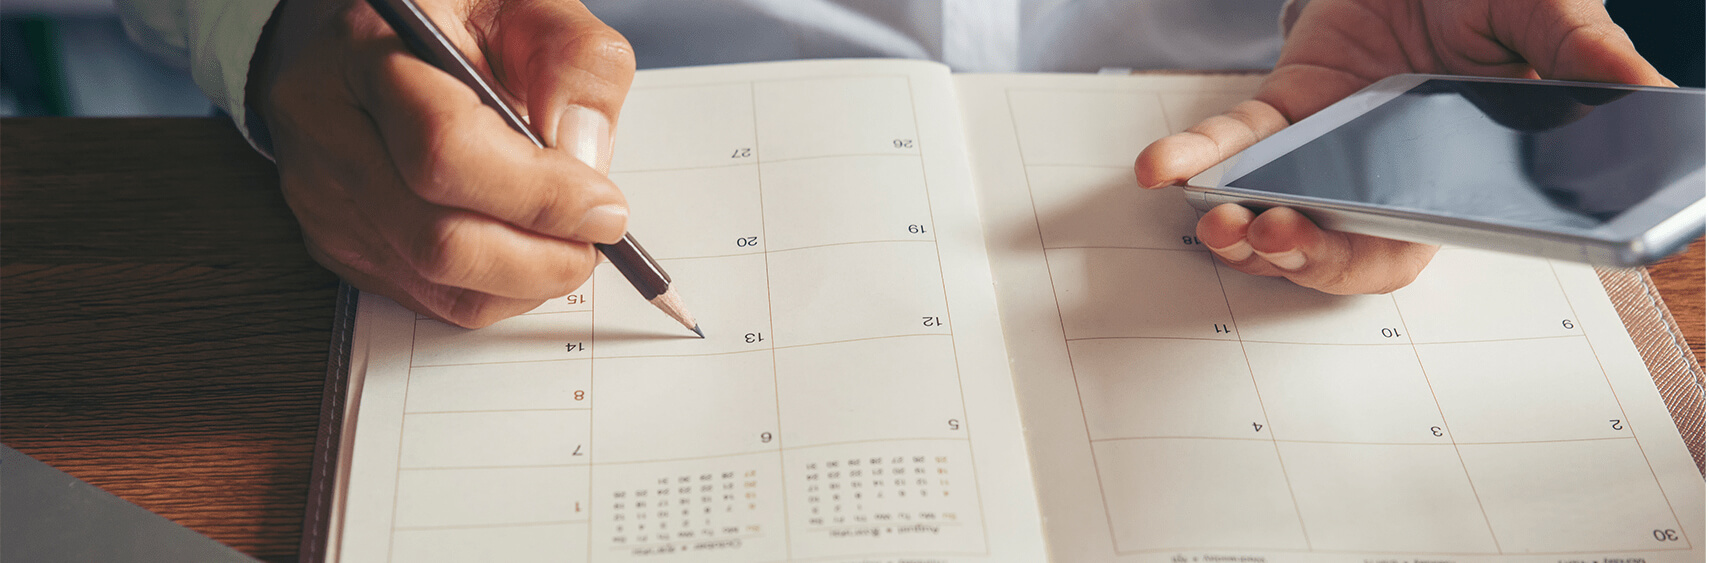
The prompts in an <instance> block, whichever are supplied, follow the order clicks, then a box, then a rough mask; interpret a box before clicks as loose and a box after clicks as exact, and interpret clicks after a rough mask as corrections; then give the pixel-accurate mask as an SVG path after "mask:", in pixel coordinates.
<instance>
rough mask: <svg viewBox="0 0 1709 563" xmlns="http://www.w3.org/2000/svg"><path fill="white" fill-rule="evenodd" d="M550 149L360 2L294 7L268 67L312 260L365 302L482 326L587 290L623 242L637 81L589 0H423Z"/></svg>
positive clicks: (287, 181)
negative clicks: (610, 174)
mask: <svg viewBox="0 0 1709 563" xmlns="http://www.w3.org/2000/svg"><path fill="white" fill-rule="evenodd" d="M417 2H418V3H419V4H420V5H421V7H422V9H423V10H424V11H426V12H427V14H428V15H429V16H430V17H431V18H432V19H433V21H434V23H435V24H436V25H438V27H439V28H440V30H441V31H443V32H444V33H445V34H446V36H447V37H449V38H450V39H451V41H452V42H453V43H454V44H456V45H457V46H458V47H459V48H460V49H461V51H462V53H463V55H464V56H465V57H466V58H468V60H469V62H470V63H471V64H472V65H473V66H474V67H475V68H476V70H477V71H479V72H481V73H482V74H483V77H484V78H485V79H486V80H488V82H489V83H491V84H493V85H494V88H495V89H496V90H499V95H500V97H501V98H504V99H505V101H506V102H507V103H509V104H510V105H511V107H513V108H515V109H516V110H517V111H518V112H519V113H523V114H525V115H528V116H531V119H530V124H529V126H530V127H531V128H532V129H533V131H534V133H535V134H536V135H539V136H540V138H541V139H542V140H543V141H545V142H546V144H547V145H548V146H549V147H551V148H548V149H540V148H538V147H535V146H534V144H533V143H531V142H529V141H528V140H527V138H526V137H523V136H522V135H521V134H518V133H517V132H516V131H514V130H512V129H510V127H508V126H507V125H506V124H505V122H504V120H503V119H502V118H501V117H500V116H499V114H498V113H497V112H495V111H493V110H492V109H491V108H488V107H487V106H485V105H483V104H482V103H481V101H480V99H479V98H478V97H476V95H475V92H474V91H473V90H471V89H470V88H469V87H468V86H465V85H463V83H461V82H459V81H457V79H455V78H452V77H451V75H449V74H446V73H444V72H441V71H439V70H438V69H436V68H434V67H433V66H431V65H429V64H427V63H426V62H423V61H422V60H420V59H417V58H416V57H414V56H413V55H411V54H410V53H409V51H408V50H407V49H405V47H404V45H403V43H402V42H401V41H400V40H399V39H398V37H397V35H396V34H395V33H393V32H392V30H391V28H389V27H387V26H386V24H385V22H384V20H381V19H380V17H379V15H378V14H376V13H375V12H374V11H373V10H372V9H371V8H369V7H368V5H367V4H366V3H364V2H363V1H362V0H285V2H284V3H283V4H282V5H281V7H280V8H279V10H278V12H277V13H276V14H275V15H274V20H273V22H272V23H270V24H269V30H268V31H267V33H265V34H264V35H263V38H262V41H261V44H260V45H259V46H258V49H257V52H256V55H255V57H254V64H253V65H252V68H251V71H250V80H249V85H248V92H249V105H250V107H252V108H255V109H256V110H257V111H258V112H259V113H260V114H261V117H262V119H263V120H264V121H265V122H266V126H267V129H268V130H269V133H270V135H271V139H272V145H273V151H274V156H275V157H276V158H277V161H278V165H279V183H280V185H281V187H282V189H283V191H284V194H285V200H286V202H287V203H289V204H290V206H291V210H292V211H293V212H294V213H295V214H296V215H297V220H298V222H300V223H301V224H302V228H303V238H304V239H305V242H306V243H307V246H308V250H309V253H310V255H312V256H314V258H315V260H317V261H319V262H320V263H321V264H323V265H325V266H326V267H327V268H329V269H331V270H332V271H334V272H336V273H338V274H339V275H340V276H343V277H344V278H345V279H347V280H349V281H350V282H351V283H354V284H355V285H356V286H357V287H360V288H362V289H364V290H367V291H370V292H374V293H378V294H380V295H384V296H386V297H389V298H391V299H393V300H395V301H397V302H399V303H402V304H403V305H405V306H407V307H409V308H410V309H414V310H416V311H418V312H421V313H423V314H426V315H429V316H432V317H434V318H436V319H439V320H442V321H445V322H448V323H452V324H456V325H460V326H464V327H480V326H486V325H489V324H492V323H493V322H496V321H498V320H500V319H504V318H506V317H510V316H512V315H516V314H520V313H523V312H526V311H528V310H530V309H533V308H534V307H536V306H538V305H539V304H540V303H542V302H544V301H545V300H546V299H550V298H553V297H557V296H560V295H564V294H567V293H569V292H570V291H572V290H574V289H575V288H576V287H578V286H580V285H581V284H582V282H584V281H586V280H587V277H588V275H589V274H591V273H592V271H593V267H594V265H595V264H596V263H597V261H598V256H597V254H596V253H595V250H594V248H593V246H592V244H590V243H594V242H604V243H610V242H616V241H617V240H618V239H621V238H622V237H623V233H624V231H625V229H626V225H627V222H628V217H629V211H628V207H627V205H626V204H625V202H624V199H623V194H622V193H621V192H619V191H618V189H617V186H615V185H614V184H612V183H611V181H610V180H608V179H606V177H605V171H606V169H607V167H608V166H609V164H610V159H611V142H612V138H611V131H612V124H614V123H615V122H616V120H617V112H618V109H619V108H620V107H621V106H622V104H623V97H624V95H625V94H627V92H628V90H629V83H630V81H631V80H632V79H633V78H634V74H635V59H634V55H633V53H632V52H631V50H630V48H629V44H628V42H627V41H625V40H624V39H623V37H622V36H621V35H619V34H618V33H617V32H616V31H613V30H612V29H611V28H609V27H606V26H605V24H603V23H601V22H600V21H599V20H598V19H597V18H595V17H594V16H593V14H590V13H588V11H587V9H586V8H584V7H582V5H581V3H580V2H576V1H574V0H417Z"/></svg>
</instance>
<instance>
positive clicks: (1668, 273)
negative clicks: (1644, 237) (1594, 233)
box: [1649, 238, 1704, 366]
mask: <svg viewBox="0 0 1709 563" xmlns="http://www.w3.org/2000/svg"><path fill="white" fill-rule="evenodd" d="M1649 270H1650V279H1652V280H1654V281H1655V283H1656V289H1657V290H1658V291H1661V294H1662V299H1663V300H1664V301H1666V302H1667V308H1668V310H1670V311H1673V320H1674V322H1676V323H1679V331H1680V332H1681V333H1684V334H1685V341H1686V342H1688V343H1690V344H1691V352H1692V353H1693V354H1695V355H1696V356H1697V365H1698V366H1702V365H1703V332H1704V327H1703V321H1704V310H1703V274H1704V272H1703V239H1702V238H1698V239H1697V242H1693V243H1691V248H1690V249H1689V250H1686V251H1685V252H1682V253H1680V254H1676V255H1674V256H1672V257H1670V258H1668V259H1666V260H1662V261H1661V262H1658V263H1656V264H1655V265H1652V266H1650V268H1649Z"/></svg>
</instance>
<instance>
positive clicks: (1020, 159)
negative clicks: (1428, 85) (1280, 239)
mask: <svg viewBox="0 0 1709 563" xmlns="http://www.w3.org/2000/svg"><path fill="white" fill-rule="evenodd" d="M1256 85H1257V82H1256V80H1255V79H1252V78H1247V77H1183V76H1153V77H1134V78H1128V77H1072V76H1028V75H988V76H987V75H968V76H955V75H951V74H950V73H949V72H948V71H947V69H945V68H944V67H942V66H939V65H936V64H933V63H925V62H911V61H876V60H867V61H821V62H802V63H768V64H754V65H736V66H725V67H704V68H689V69H675V70H666V71H646V72H642V73H639V74H638V76H637V78H636V81H635V84H634V87H633V89H632V90H631V92H630V94H629V96H628V99H627V102H626V105H625V107H624V110H623V113H622V119H621V120H620V122H619V124H618V128H617V135H616V138H617V139H618V141H617V146H616V149H615V157H614V160H613V163H612V171H611V174H610V176H611V178H612V179H613V181H614V182H616V183H617V185H619V186H620V187H622V188H623V190H624V193H625V195H626V196H627V197H628V200H629V203H630V207H631V210H632V211H631V216H632V220H631V223H630V229H631V231H632V232H633V233H635V234H636V235H637V237H639V238H640V239H641V240H642V241H644V243H645V244H646V246H647V248H648V249H649V251H650V252H651V254H652V255H653V256H654V257H655V258H657V259H658V261H659V262H660V263H661V264H662V265H663V266H664V267H665V268H666V269H667V270H668V271H669V272H671V276H672V278H673V280H675V286H674V287H676V288H677V289H678V291H679V292H680V293H681V294H682V296H683V298H684V299H685V301H686V302H687V303H688V305H689V306H690V307H691V308H692V310H693V311H694V312H695V314H696V316H697V317H698V318H699V320H700V321H701V325H702V328H703V329H705V331H706V336H707V338H705V339H699V338H694V337H692V336H686V337H685V335H684V333H683V331H682V329H681V327H680V326H676V325H675V324H674V322H673V321H672V320H671V319H669V318H668V317H666V316H664V315H662V314H660V313H659V312H658V311H657V310H655V309H654V308H653V307H652V306H651V304H649V303H647V302H646V301H644V300H642V299H640V297H639V296H638V295H636V293H635V291H634V290H633V289H632V288H631V287H629V285H628V284H627V283H626V282H625V281H624V279H623V277H622V276H621V274H619V273H618V272H616V271H615V270H614V269H612V268H611V266H610V265H608V264H603V265H600V266H598V267H596V268H595V270H594V273H593V275H592V278H591V279H590V280H589V281H588V282H587V283H586V284H585V285H583V286H582V287H581V288H579V289H577V290H576V291H575V292H573V293H571V294H569V295H566V296H564V297H561V298H558V299H554V300H551V301H549V302H547V303H545V304H543V305H541V306H540V307H539V308H537V309H535V310H534V311H531V312H529V313H527V314H523V315H520V316H517V317H514V318H511V319H507V320H504V321H500V322H498V323H496V324H494V325H492V326H490V327H487V328H483V329H479V330H465V329H460V328H456V327H451V326H447V325H444V324H442V323H439V322H438V321H435V320H432V319H428V318H425V317H421V316H419V315H416V314H414V313H411V312H409V311H408V310H407V309H404V308H402V307H400V306H398V305H396V304H395V303H391V302H389V301H387V300H385V299H384V298H380V297H377V296H372V295H366V294H364V295H362V296H361V298H360V305H359V308H360V310H359V313H358V320H357V328H356V337H355V342H356V346H355V348H354V352H353V358H352V363H353V365H354V366H355V367H354V368H353V370H354V371H353V374H352V382H353V383H352V385H353V393H356V395H353V399H352V405H353V407H352V409H353V410H352V412H353V413H354V414H353V416H347V417H346V428H345V432H346V435H347V436H348V437H349V439H348V445H347V446H346V450H345V459H344V460H343V461H342V462H341V463H340V471H341V472H342V474H343V477H342V478H341V480H340V481H339V486H338V489H337V493H336V494H337V495H338V497H339V503H338V506H339V509H338V510H337V511H336V518H337V520H336V524H335V530H336V531H337V537H338V539H337V542H336V543H335V545H336V549H334V550H333V553H334V555H335V558H336V559H337V560H339V561H388V562H406V561H411V562H413V561H507V562H509V561H583V562H637V561H639V562H783V561H863V562H864V561H873V562H903V561H939V562H978V561H991V562H997V561H1045V560H1052V561H1073V562H1080V561H1093V562H1115V561H1122V562H1125V561H1169V562H1171V563H1197V562H1198V561H1200V560H1203V561H1205V562H1206V563H1209V562H1211V561H1271V560H1275V561H1319V560H1321V561H1370V562H1376V561H1415V560H1418V561H1422V560H1428V561H1551V562H1553V561H1593V560H1594V561H1604V560H1608V559H1618V560H1623V561H1638V560H1643V561H1693V560H1695V561H1700V560H1702V558H1703V553H1704V551H1703V548H1702V543H1703V541H1704V540H1703V538H1701V537H1699V533H1700V531H1701V530H1702V528H1703V503H1702V498H1703V480H1702V478H1701V475H1700V474H1699V473H1698V472H1697V469H1696V467H1695V465H1694V464H1693V462H1692V460H1691V459H1690V457H1689V455H1688V454H1687V453H1686V451H1685V449H1684V448H1683V447H1682V443H1681V441H1680V438H1679V435H1678V433H1677V431H1676V430H1675V429H1674V427H1673V424H1672V422H1671V420H1670V419H1669V417H1668V414H1667V411H1666V409H1665V408H1664V407H1663V406H1662V403H1661V401H1660V399H1659V397H1658V395H1657V393H1656V391H1655V388H1654V386H1653V385H1652V384H1651V383H1650V380H1649V377H1648V373H1647V371H1645V368H1644V365H1643V363H1642V362H1641V360H1639V359H1638V356H1637V355H1636V352H1635V351H1634V350H1633V347H1632V345H1631V342H1630V340H1628V339H1627V337H1626V335H1625V333H1624V329H1623V328H1622V326H1621V324H1620V323H1619V320H1618V318H1617V317H1616V316H1615V315H1614V313H1613V310H1612V308H1611V306H1610V305H1609V303H1608V300H1607V297H1606V296H1605V295H1604V294H1603V293H1602V289H1601V287H1600V285H1599V284H1598V282H1597V279H1596V277H1595V275H1594V273H1593V272H1592V271H1591V270H1590V269H1589V268H1587V267H1584V266H1580V265H1575V264H1568V263H1561V262H1554V261H1548V260H1541V259H1532V258H1524V257H1515V256H1506V255H1498V254H1491V253H1486V252H1480V251H1473V250H1467V249H1453V248H1451V249H1444V250H1443V251H1442V252H1441V253H1440V254H1439V255H1438V257H1437V258H1436V261H1435V264H1433V265H1432V266H1431V267H1430V269H1428V270H1427V271H1426V273H1425V274H1424V276H1422V277H1421V278H1420V279H1419V280H1418V282H1417V283H1415V284H1413V285H1412V286H1410V287H1408V288H1406V289H1403V290H1401V291H1398V292H1396V293H1394V294H1392V295H1376V296H1328V295H1322V294H1318V293H1315V292H1311V291H1307V290H1302V289H1299V288H1297V287H1293V286H1291V285H1289V284H1288V283H1287V282H1285V281H1279V280H1274V279H1267V278H1254V277H1249V276H1245V275H1244V274H1240V273H1238V272H1234V271H1232V270H1230V269H1228V268H1226V267H1224V266H1222V265H1221V264H1220V263H1218V262H1217V261H1216V260H1215V259H1214V258H1213V257H1212V255H1211V254H1210V253H1209V252H1208V251H1207V250H1206V249H1205V248H1204V247H1203V245H1202V244H1200V243H1199V242H1198V241H1197V240H1196V239H1194V238H1193V236H1192V234H1193V224H1194V223H1195V222H1196V220H1197V215H1196V214H1195V212H1194V211H1193V210H1192V209H1191V208H1190V207H1188V206H1187V204H1186V202H1185V200H1184V198H1183V196H1182V194H1181V193H1180V192H1179V191H1178V190H1158V191H1146V190H1139V189H1137V188H1136V187H1134V186H1133V178H1132V172H1131V162H1132V159H1133V156H1134V155H1135V154H1137V153H1138V151H1139V149H1140V148H1142V147H1143V146H1144V145H1145V144H1146V143H1148V142H1149V141H1151V140H1153V139H1156V138H1158V137H1161V136H1163V135H1166V134H1168V133H1169V132H1171V131H1176V130H1180V129H1182V128H1184V127H1186V126H1187V125H1190V124H1191V123H1193V122H1195V121H1196V120H1198V119H1200V118H1202V117H1204V116H1207V115H1210V114H1213V113H1215V112H1217V111H1221V110H1222V109H1225V108H1226V107H1228V106H1230V105H1232V104H1233V103H1235V102H1237V101H1239V100H1242V99H1244V98H1245V97H1246V96H1248V95H1249V94H1250V93H1251V91H1252V90H1253V89H1255V88H1256ZM1211 173H1215V171H1212V172H1211Z"/></svg>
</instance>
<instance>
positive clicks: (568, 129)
mask: <svg viewBox="0 0 1709 563" xmlns="http://www.w3.org/2000/svg"><path fill="white" fill-rule="evenodd" d="M488 4H489V5H493V6H496V7H497V8H496V12H495V13H493V14H492V17H491V18H487V19H483V18H475V20H474V21H476V22H482V21H484V22H485V23H486V26H485V35H486V37H487V38H488V41H487V45H488V47H487V51H488V59H489V61H490V62H491V64H492V66H493V72H494V73H495V74H496V75H497V76H498V78H499V80H500V81H501V82H503V83H504V84H505V86H506V87H507V89H509V90H511V91H512V92H517V93H520V95H521V96H522V97H523V100H524V102H526V104H527V106H528V115H530V116H531V118H530V122H529V124H530V127H532V128H533V129H534V131H535V133H536V134H538V135H540V138H541V139H543V140H544V141H545V142H546V145H547V146H550V147H555V148H559V149H562V150H565V151H567V152H569V153H571V154H572V155H574V156H575V157H576V158H577V159H579V160H581V161H582V162H585V163H587V164H588V166H591V167H593V168H595V169H597V170H599V171H601V172H605V171H606V170H607V169H609V167H610V165H611V142H612V138H611V131H612V124H614V123H616V122H617V114H618V111H619V110H620V109H622V106H623V98H624V96H626V95H627V94H628V92H629V84H630V82H632V81H633V80H634V78H635V55H634V52H633V51H632V50H631V49H630V47H629V42H628V41H627V40H625V39H624V38H623V36H622V35H621V34H619V33H617V31H616V30H613V29H611V28H610V27H608V26H606V25H605V23H604V22H601V21H599V18H596V17H594V15H593V14H592V13H589V12H588V10H587V8H586V7H583V6H582V4H581V3H580V2H563V1H556V0H506V1H492V2H488ZM501 31H502V32H501Z"/></svg>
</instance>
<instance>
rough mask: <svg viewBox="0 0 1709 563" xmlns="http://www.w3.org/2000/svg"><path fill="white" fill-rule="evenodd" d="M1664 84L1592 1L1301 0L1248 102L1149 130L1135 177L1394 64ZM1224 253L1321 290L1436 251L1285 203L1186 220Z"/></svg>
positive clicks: (1393, 269)
mask: <svg viewBox="0 0 1709 563" xmlns="http://www.w3.org/2000/svg"><path fill="white" fill-rule="evenodd" d="M1408 72H1420V73H1432V74H1461V75H1474V76H1499V77H1514V78H1538V77H1542V78H1551V79H1557V80H1582V81H1593V82H1618V83H1624V84H1648V85H1669V86H1671V85H1672V83H1671V82H1668V80H1667V79H1666V78H1663V77H1662V76H1661V74H1659V73H1657V72H1656V70H1655V68H1654V67H1651V66H1650V64H1649V63H1648V62H1645V61H1644V59H1643V57H1640V56H1638V53H1637V51H1636V50H1634V49H1633V48H1632V42H1631V41H1630V40H1629V39H1627V37H1626V34H1625V32H1624V31H1622V30H1621V29H1620V27H1619V26H1616V25H1614V22H1613V21H1611V20H1609V18H1608V12H1607V11H1606V10H1604V9H1603V7H1602V3H1601V2H1599V1H1597V0H1463V1H1447V0H1313V1H1312V2H1311V3H1309V4H1306V6H1305V9H1304V11H1303V12H1302V13H1301V14H1300V16H1299V20H1298V21H1297V23H1296V24H1295V25H1294V27H1293V29H1292V31H1290V32H1289V34H1288V38H1287V41H1286V43H1284V44H1283V45H1282V55H1281V58H1280V59H1278V60H1277V61H1276V68H1275V70H1273V71H1272V72H1271V73H1270V76H1269V77H1268V78H1266V79H1265V80H1264V84H1263V85H1262V86H1261V87H1260V88H1259V90H1258V93H1257V95H1255V96H1253V99H1251V100H1248V101H1245V102H1241V103H1240V104H1239V105H1236V106H1235V107H1234V108H1233V109H1230V110H1229V111H1228V112H1226V113H1223V114H1222V115H1218V116H1215V117H1211V118H1209V119H1206V120H1204V121H1202V122H1199V124H1197V125H1194V126H1193V127H1192V128H1190V129H1188V130H1187V131H1186V132H1183V133H1176V134H1174V135H1170V136H1168V137H1164V138H1162V139H1159V140H1158V141H1157V142H1155V143H1152V144H1151V146H1148V147H1146V148H1145V150H1144V151H1143V152H1141V153H1140V154H1139V158H1138V159H1137V160H1135V162H1134V173H1135V175H1136V176H1137V178H1138V180H1139V185H1141V186H1144V187H1147V188H1159V187H1163V186H1167V185H1171V184H1179V183H1183V182H1185V181H1186V180H1187V179H1188V178H1191V177H1193V176H1194V175H1197V174H1198V173H1200V172H1203V171H1205V170H1206V169H1208V168H1210V167H1211V166H1214V165H1215V164H1216V163H1218V162H1221V161H1222V160H1224V159H1227V158H1229V157H1231V156H1233V155H1234V154H1235V153H1237V152H1240V151H1241V150H1242V149H1245V148H1246V147H1249V146H1251V145H1252V144H1253V143H1256V142H1258V140H1259V139H1263V138H1264V137H1268V136H1270V135H1271V134H1273V133H1275V132H1276V131H1279V130H1281V129H1282V128H1283V127H1286V126H1287V125H1288V124H1291V123H1293V122H1296V121H1299V120H1300V119H1304V118H1305V117H1306V116H1309V115H1311V114H1313V113H1316V112H1317V111H1318V110H1321V109H1323V108H1324V107H1325V106H1328V105H1329V104H1331V103H1334V102H1335V101H1337V100H1340V99H1341V98H1344V97H1346V96H1347V95H1349V94H1352V93H1353V92H1355V91H1358V90H1359V89H1360V88H1364V87H1365V86H1367V85H1370V84H1371V83H1373V82H1376V81H1378V80H1381V79H1383V78H1385V77H1388V76H1391V75H1395V74H1401V73H1408ZM1198 235H1199V240H1201V241H1204V243H1205V244H1206V245H1207V246H1209V247H1211V249H1212V250H1213V251H1215V253H1216V254H1217V256H1218V257H1220V258H1221V259H1222V260H1223V261H1224V262H1227V263H1228V264H1229V265H1231V266H1233V267H1234V268H1235V269H1238V270H1240V271H1243V272H1246V273H1249V274H1255V275H1260V276H1282V277H1285V278H1288V279H1289V280H1292V281H1293V282H1294V283H1298V284H1300V285H1302V286H1306V287H1311V288H1316V289H1319V290H1322V291H1325V292H1328V293H1339V294H1348V293H1386V292H1390V291H1394V290H1396V289H1400V288H1401V287H1404V286H1406V284H1408V283H1411V282H1412V280H1413V278H1416V277H1417V276H1418V273H1419V271H1421V270H1423V269H1424V266H1425V264H1428V263H1429V262H1430V258H1431V256H1433V255H1434V254H1435V253H1436V248H1435V247H1433V246H1429V245H1422V244H1413V243H1406V242H1399V241H1392V240H1386V239H1380V238H1376V237H1369V236H1364V235H1355V234H1347V233H1340V232H1334V231H1324V230H1322V229H1319V228H1318V227H1317V226H1316V225H1314V224H1312V222H1311V221H1310V220H1308V219H1306V218H1305V217H1304V216H1302V215H1300V214H1299V213H1298V212H1296V211H1293V210H1291V209H1286V208H1275V209H1270V210H1267V211H1265V212H1264V213H1262V214H1257V215H1254V214H1253V213H1252V212H1251V211H1249V210H1247V209H1245V208H1242V207H1240V206H1237V205H1234V204H1227V205H1222V206H1219V207H1217V208H1215V209H1212V210H1211V211H1210V213H1207V214H1206V215H1205V216H1204V217H1203V218H1201V219H1200V220H1199V225H1198Z"/></svg>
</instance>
